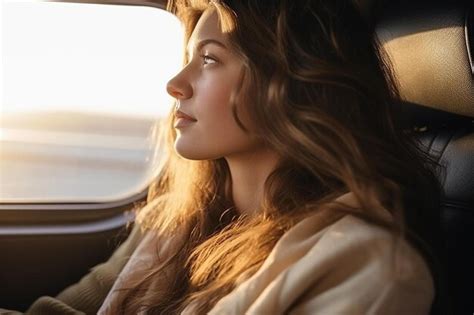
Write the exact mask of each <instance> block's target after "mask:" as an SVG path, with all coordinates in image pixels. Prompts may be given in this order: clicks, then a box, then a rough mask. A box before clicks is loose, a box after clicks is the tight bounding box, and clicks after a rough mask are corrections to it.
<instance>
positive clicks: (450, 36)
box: [376, 1, 474, 117]
mask: <svg viewBox="0 0 474 315" xmlns="http://www.w3.org/2000/svg"><path fill="white" fill-rule="evenodd" d="M389 3H390V2H389ZM392 3H395V4H394V5H393V6H392V7H386V8H384V13H383V14H382V15H381V17H379V18H378V19H377V23H376V32H377V35H378V37H379V40H380V42H381V44H382V47H383V48H384V49H385V51H386V52H387V54H388V56H389V57H390V60H391V62H392V66H393V69H394V72H395V77H396V79H397V80H398V82H399V87H400V94H401V97H402V99H403V100H405V101H407V102H409V103H413V104H417V105H422V106H426V107H430V108H433V109H437V110H441V111H444V112H449V113H453V114H457V115H462V116H465V117H474V66H473V64H474V63H473V58H474V23H473V21H474V17H473V15H474V12H472V10H469V5H467V4H463V3H462V2H461V3H459V2H457V3H456V2H450V1H445V3H439V2H436V1H435V2H412V1H405V2H403V1H402V2H401V3H400V2H396V1H393V2H392Z"/></svg>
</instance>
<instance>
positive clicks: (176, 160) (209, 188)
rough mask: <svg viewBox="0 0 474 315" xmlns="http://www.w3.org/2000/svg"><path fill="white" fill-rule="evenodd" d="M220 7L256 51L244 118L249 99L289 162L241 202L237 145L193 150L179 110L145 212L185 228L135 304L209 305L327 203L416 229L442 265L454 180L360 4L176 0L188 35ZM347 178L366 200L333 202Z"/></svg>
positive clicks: (164, 230) (235, 41)
mask: <svg viewBox="0 0 474 315" xmlns="http://www.w3.org/2000/svg"><path fill="white" fill-rule="evenodd" d="M209 7H212V8H213V9H215V10H216V11H217V13H218V16H219V21H220V25H221V28H222V31H223V32H225V33H226V34H227V35H228V36H229V40H230V42H231V44H232V49H233V50H234V51H235V53H236V54H237V55H238V56H239V58H241V59H242V61H243V68H242V71H241V81H240V84H239V85H238V86H236V87H235V91H234V95H233V98H232V110H233V113H234V118H235V120H236V122H237V123H238V124H239V125H240V126H241V128H242V129H244V130H247V129H246V126H244V125H243V124H242V122H241V121H240V119H239V113H240V112H242V110H245V111H246V112H247V113H249V117H250V118H251V119H252V120H253V122H254V124H253V125H254V126H256V127H255V130H252V132H255V133H256V135H257V136H258V137H259V138H260V139H261V140H262V142H263V143H265V145H268V146H269V147H270V148H271V149H273V150H274V151H275V152H277V153H278V155H279V156H280V157H281V163H280V164H279V165H278V166H277V168H276V169H275V170H274V171H273V172H272V173H271V175H270V176H269V177H268V179H267V180H266V182H265V189H264V200H263V201H262V203H261V205H260V208H259V209H258V211H257V213H256V214H255V215H252V216H248V215H239V214H238V213H237V211H236V210H235V208H234V205H233V203H232V196H231V193H230V192H231V187H232V182H231V180H230V172H229V168H228V165H227V163H226V161H225V159H224V158H219V159H216V160H202V161H192V160H186V159H184V158H182V157H180V156H179V155H178V154H177V153H176V152H175V151H174V149H173V144H174V141H175V138H176V133H175V130H174V129H173V127H172V126H173V123H174V119H175V118H174V115H173V113H170V116H169V119H168V120H167V122H166V124H165V125H164V126H163V127H161V131H162V133H161V140H163V141H162V142H161V143H162V146H163V147H161V149H160V150H163V151H164V152H165V154H166V159H165V160H163V161H162V163H161V164H160V167H159V175H158V176H157V178H156V181H155V182H154V183H153V184H152V186H151V187H150V190H149V195H148V204H147V205H146V207H144V208H143V209H141V210H140V211H139V212H138V214H137V222H138V223H139V224H140V225H141V226H142V228H143V229H149V230H153V231H158V233H159V235H161V236H162V237H165V238H172V237H175V236H176V235H180V236H181V239H182V240H184V241H182V242H178V243H177V244H176V246H173V247H172V248H169V251H168V252H167V254H166V255H165V256H163V257H159V260H157V262H156V265H155V266H154V267H153V268H152V269H151V270H149V272H148V274H147V276H146V277H145V278H143V279H140V281H139V282H138V283H136V284H134V286H133V287H132V288H130V289H129V291H128V292H127V297H126V299H125V300H124V302H123V304H122V311H123V312H124V313H127V314H132V313H133V314H136V313H138V312H139V311H144V310H145V311H146V312H147V314H177V313H180V312H181V311H182V310H183V309H184V308H185V307H186V306H187V305H189V304H190V303H192V305H193V307H194V308H193V310H195V312H196V313H198V314H204V313H206V312H207V311H209V310H210V309H211V308H212V307H213V306H214V305H215V303H216V302H217V301H218V300H219V299H220V298H222V297H223V296H224V295H226V294H228V293H229V292H230V291H232V290H233V289H234V288H235V287H236V286H237V285H238V284H239V283H240V281H242V280H244V279H246V278H248V277H249V276H251V275H252V274H254V273H255V272H256V271H257V270H258V268H259V267H260V266H261V265H262V263H263V261H264V260H265V259H266V258H267V256H268V254H269V253H270V251H271V250H272V248H273V247H274V245H275V243H276V242H277V241H278V239H279V238H280V237H281V236H282V235H283V234H284V233H285V232H286V231H288V230H289V229H290V228H291V227H292V226H294V225H295V224H296V223H297V222H298V221H300V220H301V219H303V218H305V217H307V216H309V215H318V216H319V218H320V224H319V226H318V228H320V229H322V228H324V227H326V226H328V225H329V224H331V223H333V222H335V221H336V220H338V219H340V218H341V217H342V216H344V215H346V214H348V213H351V214H353V215H356V216H358V217H361V218H363V219H364V220H367V221H370V222H372V223H373V224H378V225H381V226H384V227H385V228H387V229H389V230H390V231H392V232H393V233H394V234H396V236H397V238H398V239H402V238H405V239H409V240H411V241H412V243H413V244H414V245H415V246H416V247H417V248H418V249H419V250H420V252H421V253H422V254H423V255H424V256H425V258H426V260H427V261H428V262H429V265H430V266H433V265H434V264H433V263H432V261H433V257H434V256H435V254H434V253H433V251H434V244H433V239H434V236H435V235H436V233H437V232H438V230H437V224H438V218H437V217H436V216H437V214H438V207H439V202H440V194H441V190H440V184H439V182H438V181H437V177H436V176H437V174H435V170H436V167H437V165H436V162H435V161H433V160H432V159H431V158H430V157H429V156H427V155H426V154H425V153H424V152H423V151H422V150H420V148H419V144H418V143H417V142H416V141H415V140H414V137H413V131H412V130H410V129H408V128H406V126H405V125H404V122H403V119H402V116H401V115H400V108H399V107H398V105H397V104H398V102H396V100H398V92H397V88H396V83H395V80H394V78H393V76H392V73H391V71H390V66H389V63H388V61H387V58H386V57H384V55H383V52H382V51H381V50H380V49H379V46H378V43H377V40H376V38H375V36H374V32H373V29H371V27H370V26H369V25H368V24H367V23H366V22H365V21H364V19H363V17H362V16H361V14H360V12H359V10H358V8H357V7H356V5H355V4H353V3H352V1H349V0H331V1H326V0H299V1H292V0H281V1H277V0H272V1H262V0H222V1H216V0H214V1H206V0H175V1H172V0H171V1H170V2H169V4H168V10H169V11H171V12H173V13H175V14H176V15H177V16H178V17H179V18H180V20H181V21H182V23H183V24H184V26H185V34H186V36H185V42H187V40H188V39H189V37H190V35H191V33H192V31H193V29H194V27H195V25H196V24H197V21H198V20H199V18H200V16H201V15H202V13H203V12H204V11H205V10H206V9H208V8H209ZM186 62H187V60H185V63H186ZM247 132H249V131H247ZM347 192H352V193H353V194H354V197H355V199H356V200H357V202H358V204H359V206H360V207H358V208H357V209H355V208H350V207H348V206H347V205H343V204H339V203H335V202H332V201H333V200H334V199H335V198H336V197H337V196H340V195H342V194H344V193H347ZM379 209H386V210H388V211H389V212H390V213H391V214H392V215H393V221H390V222H387V221H385V220H383V219H381V218H380V217H379V216H377V210H379ZM434 260H435V259H434ZM432 272H433V273H434V271H433V270H432ZM164 283H166V286H165V285H160V284H164Z"/></svg>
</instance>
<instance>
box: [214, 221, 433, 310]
mask: <svg viewBox="0 0 474 315" xmlns="http://www.w3.org/2000/svg"><path fill="white" fill-rule="evenodd" d="M317 220H318V218H317V216H312V217H308V218H306V219H304V220H302V221H301V222H299V223H298V224H296V225H295V226H294V227H293V228H292V229H290V230H289V231H288V232H287V233H285V234H284V235H283V236H282V237H281V239H280V240H279V241H278V242H277V244H276V245H275V247H274V248H273V250H272V252H271V253H270V255H269V256H268V258H267V259H266V260H265V262H264V264H263V265H262V267H261V268H260V269H259V270H258V272H257V273H256V274H254V275H253V276H251V277H250V278H249V279H247V280H246V281H245V282H243V283H241V284H240V285H239V286H238V287H237V288H236V289H235V290H234V292H232V293H231V294H230V295H229V296H227V297H225V298H224V299H222V300H221V301H220V302H219V303H218V304H217V305H216V309H215V310H216V311H217V312H216V314H217V313H219V311H221V310H222V308H223V309H225V311H230V314H234V313H233V310H237V313H238V312H239V311H243V312H245V313H249V314H261V313H274V314H277V313H279V312H281V310H287V311H290V310H291V312H294V313H297V314H313V313H314V310H320V313H321V314H324V313H327V314H329V313H330V314H335V313H337V314H339V313H344V314H346V313H351V314H362V313H367V314H379V313H384V314H397V313H398V314H400V313H408V314H424V313H428V312H429V308H430V305H431V303H432V300H433V296H434V286H433V281H432V278H431V275H430V272H429V269H428V267H427V265H426V263H425V262H424V260H423V258H422V257H421V255H420V254H419V253H418V252H417V250H416V249H415V248H414V247H412V246H411V245H410V244H409V243H408V242H407V241H406V240H404V239H403V238H397V237H396V236H394V235H393V234H392V233H391V232H390V231H389V230H388V229H386V228H383V227H380V226H378V225H375V224H373V223H371V222H368V221H365V220H363V219H360V218H358V217H356V216H354V215H350V214H348V215H345V216H343V217H342V218H340V219H339V220H337V221H336V222H334V223H332V224H330V225H329V226H327V227H326V228H324V229H322V230H321V229H317V228H316V227H317ZM231 305H232V306H231ZM237 313H235V314H237ZM318 314H319V312H318Z"/></svg>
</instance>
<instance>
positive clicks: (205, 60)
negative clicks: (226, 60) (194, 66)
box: [201, 55, 217, 65]
mask: <svg viewBox="0 0 474 315" xmlns="http://www.w3.org/2000/svg"><path fill="white" fill-rule="evenodd" d="M201 58H202V64H203V65H209V64H213V63H216V62H217V60H216V59H214V58H212V57H211V56H209V55H202V56H201Z"/></svg>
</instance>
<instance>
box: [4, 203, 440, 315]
mask: <svg viewBox="0 0 474 315" xmlns="http://www.w3.org/2000/svg"><path fill="white" fill-rule="evenodd" d="M340 198H342V200H350V199H351V195H350V194H347V195H344V196H342V197H340ZM338 199H339V198H338ZM317 219H318V218H317V216H311V217H308V218H306V219H304V220H302V221H301V222H299V223H298V224H297V225H295V226H294V227H293V228H291V229H290V230H289V231H288V232H287V233H285V234H284V235H283V236H282V238H281V239H280V240H279V241H278V242H277V244H276V245H275V247H274V248H273V250H272V251H271V253H270V255H269V256H268V258H267V259H266V260H265V262H264V264H263V265H262V266H261V268H260V269H259V270H258V271H257V272H256V273H255V274H254V275H253V276H251V277H250V278H248V279H244V280H243V281H242V282H241V283H240V284H239V285H238V286H237V287H236V289H235V290H234V291H232V292H231V293H230V294H228V295H227V296H225V297H224V298H222V299H221V300H220V301H219V302H218V303H217V304H216V305H215V307H214V308H213V309H212V310H211V311H210V313H209V314H211V315H217V314H226V315H231V314H235V315H237V314H239V315H240V314H255V315H266V314H271V315H277V314H311V315H313V314H322V315H333V314H334V315H339V314H341V315H342V314H350V315H355V314H384V315H390V314H397V315H398V314H404V315H411V314H413V315H415V314H419V315H423V314H429V311H430V307H431V304H432V301H433V298H434V284H433V280H432V277H431V275H430V272H429V270H428V268H427V265H426V263H425V261H424V260H423V259H422V257H421V256H420V254H419V253H418V252H417V251H416V250H415V249H414V248H413V247H412V246H411V245H410V244H409V243H408V242H406V241H404V240H402V241H401V242H400V243H399V244H398V246H396V243H395V239H394V238H393V237H392V235H391V234H390V233H389V232H388V231H387V230H385V229H383V228H381V227H378V226H375V225H373V224H371V223H368V222H366V221H364V220H361V219H359V218H356V217H355V216H352V215H346V216H344V217H342V218H341V219H339V220H338V221H336V222H335V223H333V224H332V225H330V226H328V227H326V228H325V229H323V230H320V231H315V226H317V224H316V222H317ZM137 235H138V232H136V231H135V232H134V233H132V235H131V237H130V238H131V239H132V240H133V242H135V243H137V244H138V242H137V240H139V246H138V247H136V249H135V250H134V252H133V255H132V256H131V257H130V259H128V257H123V256H126V255H124V253H126V251H125V250H124V247H122V248H120V249H118V250H117V252H116V253H114V256H113V257H112V258H111V260H114V261H115V263H114V266H121V267H120V269H117V268H116V269H114V270H116V271H114V272H116V274H115V276H113V275H112V273H110V272H111V271H110V269H111V268H108V267H109V266H107V264H104V265H103V266H107V268H105V267H101V266H99V267H96V268H94V270H93V271H92V272H91V274H92V273H94V272H95V271H97V270H100V269H101V268H102V269H104V270H108V272H109V273H110V274H109V275H108V276H107V279H108V280H107V281H100V282H98V281H97V280H94V281H90V280H91V278H92V279H96V278H97V274H94V275H91V274H89V275H87V276H86V277H84V279H83V280H82V281H81V282H82V284H81V283H79V284H76V285H74V286H71V287H70V288H68V289H66V290H65V291H64V292H62V293H61V294H60V295H59V296H58V297H57V299H53V298H50V297H43V298H41V299H39V300H38V301H37V302H36V303H34V304H33V306H32V307H31V308H30V310H29V312H28V313H29V314H93V313H95V312H96V311H97V310H98V309H99V307H100V310H99V311H98V314H101V315H104V314H105V315H109V314H115V312H116V311H115V310H114V308H115V307H116V305H118V302H119V301H120V300H121V298H122V296H121V295H120V294H119V293H118V292H117V291H116V289H119V288H121V287H122V286H123V285H126V284H127V281H128V280H130V279H132V278H135V277H140V276H141V272H143V270H144V269H146V268H147V267H148V266H150V264H152V263H153V259H154V257H155V256H154V254H153V250H152V249H153V248H155V249H156V244H157V243H156V242H158V240H159V239H158V238H156V237H154V236H152V235H151V234H150V233H148V234H147V235H145V236H144V237H142V236H137ZM129 241H130V240H128V242H129ZM133 242H132V243H133ZM130 244H131V243H127V242H126V243H125V244H124V245H123V246H128V247H130ZM172 246H174V244H173V240H166V241H165V242H161V243H160V251H162V252H163V253H165V252H166V250H167V248H169V247H172ZM121 251H122V254H120V255H118V254H119V253H120V252H121ZM392 254H394V256H392ZM119 256H120V257H119ZM117 261H120V263H119V264H117V263H116V262H117ZM122 261H123V263H122ZM125 262H126V264H125ZM109 264H110V262H109ZM124 265H125V267H123V266H124ZM117 276H118V278H117ZM112 279H113V280H112ZM89 283H93V285H91V284H89ZM112 283H114V285H113V288H112V289H110V288H111V286H112ZM102 292H105V293H102ZM107 292H108V294H107ZM105 295H107V297H106V298H105ZM85 297H86V298H87V299H86V298H85ZM104 298H105V299H104ZM85 301H87V303H86V302H85ZM101 305H102V306H101ZM0 313H1V314H13V313H7V312H6V310H3V312H2V310H0ZM193 313H194V312H193V305H189V306H188V307H187V308H186V309H185V311H184V312H183V315H190V314H193ZM15 314H18V313H15Z"/></svg>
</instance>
